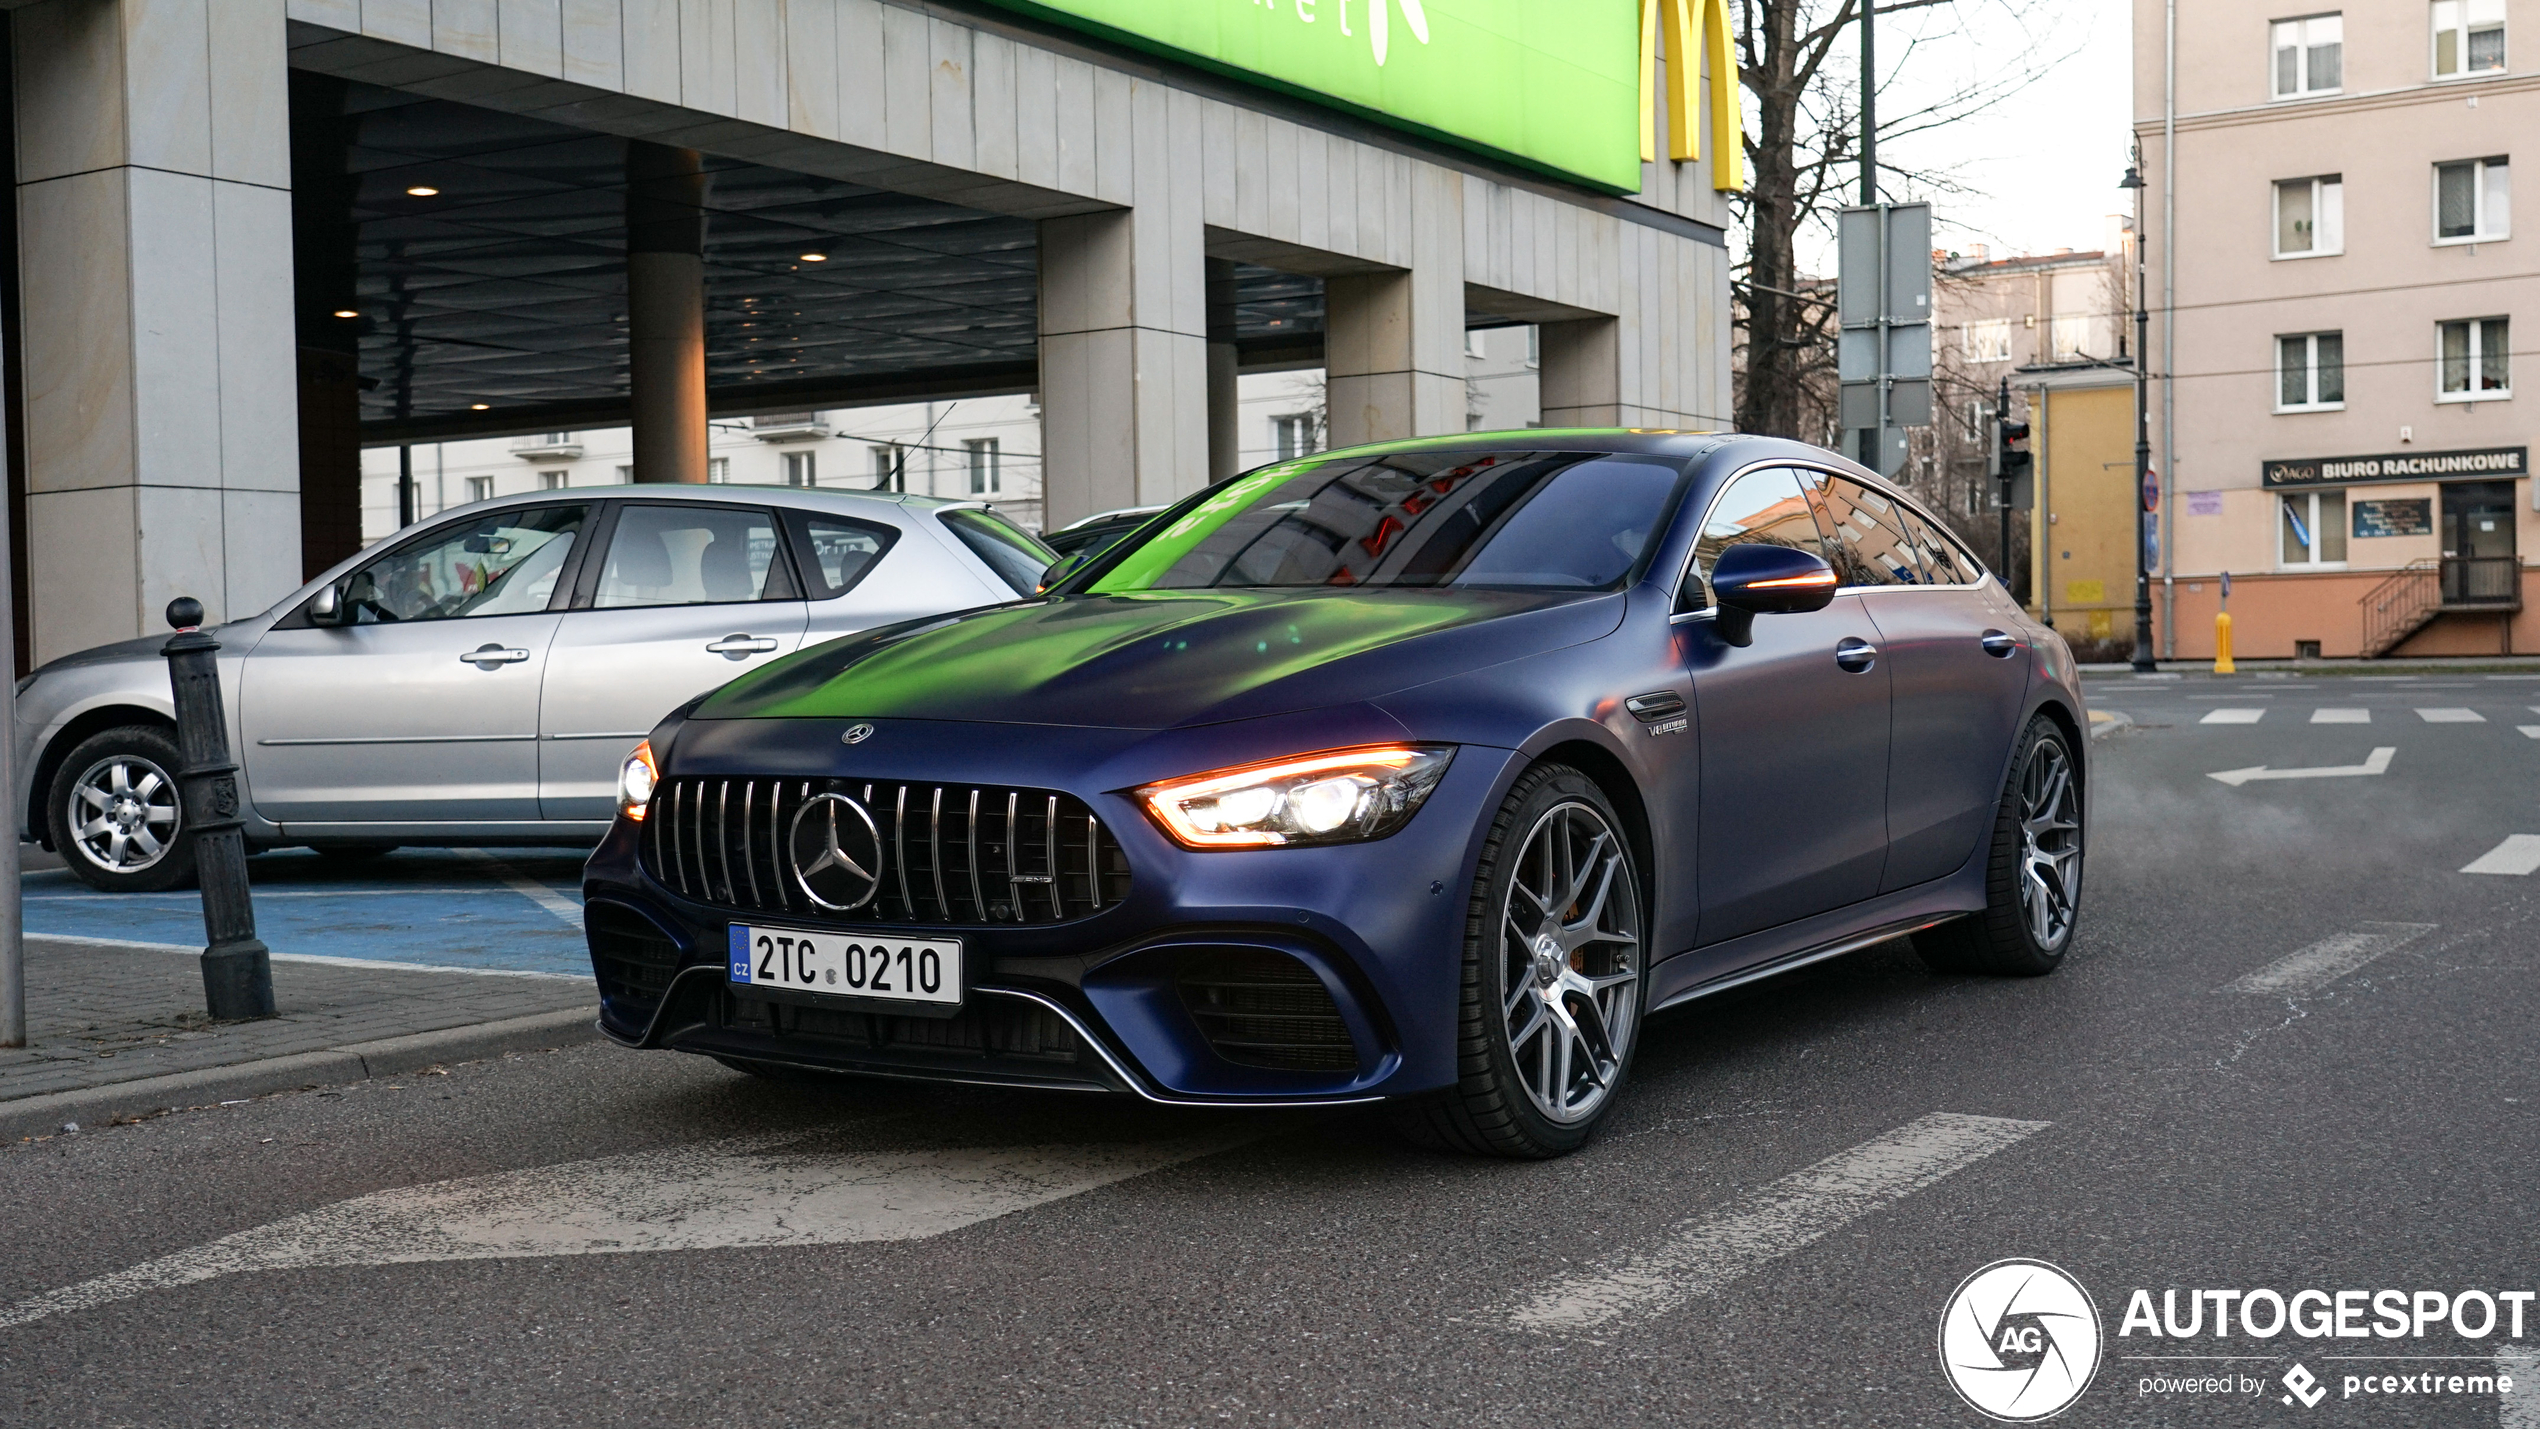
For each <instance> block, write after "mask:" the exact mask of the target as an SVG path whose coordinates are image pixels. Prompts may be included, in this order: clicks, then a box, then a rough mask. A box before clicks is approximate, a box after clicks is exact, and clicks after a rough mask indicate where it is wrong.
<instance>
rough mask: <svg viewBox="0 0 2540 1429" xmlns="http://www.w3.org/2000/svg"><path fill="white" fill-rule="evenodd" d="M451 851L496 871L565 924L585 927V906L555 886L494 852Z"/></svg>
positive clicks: (473, 850)
mask: <svg viewBox="0 0 2540 1429" xmlns="http://www.w3.org/2000/svg"><path fill="white" fill-rule="evenodd" d="M450 852H452V853H454V854H457V855H459V856H460V857H462V858H470V859H476V860H478V861H480V862H482V863H484V864H485V865H486V866H487V867H488V868H491V869H493V870H494V876H495V877H496V878H499V879H501V880H502V881H503V883H504V885H505V886H506V887H508V888H510V889H511V891H512V892H514V893H517V894H519V895H520V896H521V897H523V898H526V899H528V900H529V901H530V902H532V903H535V904H537V905H538V906H539V907H541V908H544V909H546V910H547V911H548V912H550V913H553V914H555V915H556V916H557V917H559V918H562V919H563V920H564V921H565V922H566V923H568V924H571V925H572V926H573V927H576V928H579V927H581V926H582V905H581V904H579V903H576V902H574V901H573V900H572V899H570V898H567V897H565V896H564V895H563V894H561V893H558V892H557V891H555V890H554V889H552V888H549V887H548V886H547V885H545V884H543V883H540V882H539V881H538V880H537V879H534V878H532V877H530V876H529V875H528V874H525V873H523V872H521V871H520V870H519V869H516V868H514V867H512V866H511V865H510V864H508V863H505V862H503V861H502V860H501V859H499V858H496V857H494V856H493V855H492V854H490V853H487V852H486V851H485V850H483V849H481V848H454V849H452V850H450Z"/></svg>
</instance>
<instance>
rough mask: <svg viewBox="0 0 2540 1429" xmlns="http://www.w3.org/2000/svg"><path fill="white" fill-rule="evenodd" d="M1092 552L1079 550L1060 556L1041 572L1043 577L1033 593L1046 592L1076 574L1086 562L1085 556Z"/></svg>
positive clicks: (1036, 583)
mask: <svg viewBox="0 0 2540 1429" xmlns="http://www.w3.org/2000/svg"><path fill="white" fill-rule="evenodd" d="M1091 554H1092V552H1090V551H1078V552H1077V553H1076V554H1074V555H1072V556H1061V557H1059V558H1058V559H1057V560H1056V561H1055V562H1053V563H1051V565H1050V568H1049V569H1048V570H1046V571H1043V572H1041V578H1040V580H1039V581H1037V582H1035V589H1034V591H1033V593H1034V594H1035V595H1040V594H1045V593H1047V592H1048V590H1049V588H1050V587H1051V586H1054V585H1056V584H1058V583H1059V582H1060V581H1063V580H1065V579H1067V578H1068V577H1069V576H1072V575H1074V574H1076V571H1077V569H1078V568H1079V567H1081V566H1083V565H1084V564H1085V558H1086V557H1087V556H1089V555H1091Z"/></svg>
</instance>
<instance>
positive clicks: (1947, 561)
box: [1898, 508, 1984, 585]
mask: <svg viewBox="0 0 2540 1429" xmlns="http://www.w3.org/2000/svg"><path fill="white" fill-rule="evenodd" d="M1898 514H1900V515H1902V516H1903V517H1904V518H1905V524H1906V525H1907V527H1908V528H1909V529H1911V530H1912V531H1913V533H1914V537H1915V544H1916V545H1917V546H1919V547H1920V548H1921V550H1922V555H1923V570H1924V572H1925V573H1926V574H1928V575H1929V576H1930V577H1931V579H1932V583H1933V584H1935V585H1974V584H1975V583H1976V582H1978V581H1981V580H1983V579H1984V566H1983V564H1982V563H1981V562H1979V561H1977V560H1976V558H1975V557H1974V556H1972V555H1969V554H1968V553H1967V548H1966V547H1964V546H1961V545H1959V544H1958V541H1957V538H1955V537H1953V536H1951V535H1950V534H1949V533H1948V531H1947V530H1945V529H1943V528H1942V526H1941V525H1940V523H1939V522H1937V521H1934V520H1932V519H1930V518H1929V517H1926V516H1924V515H1923V514H1922V513H1921V512H1919V511H1914V510H1910V509H1904V508H1900V509H1899V513H1898Z"/></svg>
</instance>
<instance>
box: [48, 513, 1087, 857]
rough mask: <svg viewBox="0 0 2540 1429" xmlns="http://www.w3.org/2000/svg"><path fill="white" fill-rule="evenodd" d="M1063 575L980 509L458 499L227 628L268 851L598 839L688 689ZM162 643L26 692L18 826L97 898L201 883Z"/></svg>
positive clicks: (225, 644) (229, 703)
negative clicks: (626, 774) (633, 757)
mask: <svg viewBox="0 0 2540 1429" xmlns="http://www.w3.org/2000/svg"><path fill="white" fill-rule="evenodd" d="M594 553H598V554H596V555H595V554H594ZM1052 559H1054V557H1053V556H1052V555H1051V553H1050V552H1049V550H1048V549H1047V548H1046V547H1044V546H1042V545H1041V544H1040V542H1038V541H1037V540H1035V539H1034V538H1033V537H1031V536H1030V535H1028V534H1026V533H1025V532H1024V531H1023V530H1021V529H1020V528H1019V527H1016V526H1014V525H1013V524H1011V523H1010V522H1008V521H1007V520H1006V519H1005V518H1004V517H1002V516H1000V515H998V514H997V513H996V512H994V511H992V510H990V509H988V508H986V507H984V506H982V505H980V504H978V503H975V502H967V503H965V502H951V501H937V500H932V499H929V498H926V497H921V496H897V495H890V494H885V493H879V492H870V493H868V492H840V491H822V490H802V489H793V488H787V487H746V486H705V487H690V486H679V487H666V486H621V487H601V488H588V489H581V490H575V491H571V492H569V493H566V492H555V491H546V492H539V493H536V494H534V495H527V496H518V497H507V498H503V499H501V500H496V501H483V502H478V503H476V504H474V505H471V506H464V507H459V508H457V509H454V510H452V511H450V512H447V513H445V514H444V515H442V516H440V517H437V518H435V519H433V520H431V521H429V522H424V523H419V524H418V525H416V526H414V527H411V528H409V529H407V530H405V531H401V532H399V533H398V534H397V535H395V536H393V537H391V538H389V539H388V540H386V541H383V542H381V543H379V544H378V545H376V546H373V547H372V548H370V549H369V550H366V551H364V552H362V553H361V554H360V555H359V556H356V557H354V558H353V559H351V560H349V561H346V562H344V563H343V564H341V565H339V566H337V567H335V568H334V569H333V570H330V571H328V572H327V573H326V574H324V575H323V576H320V577H319V578H318V579H316V580H314V581H312V582H310V583H309V584H308V585H306V586H303V587H301V588H300V589H299V590H298V591H296V592H294V593H293V594H292V595H291V597H290V598H289V599H287V600H285V601H283V602H282V603H281V604H279V605H277V606H275V607H274V608H273V609H271V610H268V611H266V612H265V613H264V614H262V615H257V616H252V617H248V618H246V619H241V620H234V621H231V622H230V623H229V624H227V625H224V626H222V627H220V641H221V654H220V664H221V675H222V682H221V683H222V687H223V693H224V696H225V700H226V707H227V709H228V711H229V719H230V741H231V745H232V747H233V749H234V750H235V751H236V752H237V758H238V762H239V764H240V765H241V769H242V778H241V783H242V786H243V788H242V792H243V793H244V794H245V796H246V808H245V810H244V812H245V815H246V819H247V839H248V842H249V845H250V846H251V847H273V846H276V845H285V844H301V845H308V846H311V847H315V848H319V849H322V850H329V851H334V852H340V853H344V854H366V853H375V852H379V851H383V850H385V849H388V848H391V847H394V846H395V845H398V844H401V843H416V842H431V843H435V844H462V845H464V844H475V845H494V844H525V843H550V844H551V843H572V842H584V841H591V842H596V841H597V840H598V838H599V836H600V835H601V834H602V833H603V832H605V831H606V830H607V828H608V824H609V819H610V817H611V815H612V814H613V813H614V812H615V811H616V798H615V793H616V788H617V773H618V766H619V764H620V763H621V762H622V761H623V760H624V759H625V758H626V753H627V750H628V749H629V748H630V747H631V746H633V745H634V743H635V742H636V741H638V740H640V739H642V738H643V737H644V735H645V734H646V733H647V732H648V731H649V730H650V729H651V728H652V726H653V724H654V723H655V722H656V721H657V720H659V719H660V718H661V716H662V715H664V714H666V713H668V712H669V711H670V710H672V709H674V708H676V707H677V706H678V705H679V704H680V703H682V702H683V701H685V700H687V699H688V698H689V697H691V696H693V695H697V694H700V693H702V692H704V691H706V690H709V689H712V688H713V687H715V686H717V685H720V684H722V683H724V682H725V681H727V680H729V679H731V678H732V677H734V676H735V675H738V674H740V673H741V672H742V671H743V670H747V669H750V668H753V667H754V666H756V665H759V664H763V663H765V662H766V661H768V660H769V659H772V658H774V657H776V656H778V655H781V654H784V653H786V652H788V651H791V650H794V649H796V648H798V647H799V646H802V645H804V644H806V643H810V642H816V641H821V640H826V639H828V638H830V637H832V636H836V635H843V634H847V633H849V632H852V631H856V630H861V629H864V628H865V627H867V626H872V625H880V624H884V623H886V622H889V621H894V620H904V619H909V618H912V617H916V616H922V615H929V614H933V613H935V612H938V611H951V610H963V609H969V608H971V607H975V606H981V605H992V604H997V603H1000V602H1003V601H1008V600H1013V599H1015V598H1017V597H1018V596H1026V595H1030V594H1031V593H1032V592H1033V589H1034V586H1035V584H1036V583H1037V582H1038V580H1039V579H1040V577H1041V574H1042V572H1043V571H1044V570H1045V569H1046V568H1047V566H1048V564H1049V562H1050V561H1051V560H1052ZM165 643H166V637H165V636H163V635H152V636H145V637H143V638H142V639H139V640H127V641H123V642H121V643H119V644H114V645H106V646H101V647H99V648H97V649H95V650H88V651H83V652H81V653H79V654H77V655H70V656H66V657H64V658H62V659H59V660H55V661H53V662H52V663H50V664H48V665H45V666H44V667H43V668H41V669H39V670H37V671H36V672H35V673H34V674H33V675H30V676H28V677H27V679H26V680H25V681H24V682H23V683H22V684H21V686H20V688H19V691H18V709H17V716H18V726H17V729H16V730H15V735H16V739H17V745H16V752H17V760H18V762H17V765H16V767H17V768H18V769H20V770H24V771H26V772H27V778H26V782H25V784H24V785H23V786H22V787H23V789H24V791H25V794H26V803H25V805H24V807H23V808H22V809H21V811H20V816H21V818H22V820H23V824H22V828H23V829H24V832H25V834H26V836H28V837H31V838H34V839H37V840H39V841H41V842H42V843H43V844H44V845H45V846H46V847H48V848H52V849H55V850H58V851H59V852H61V853H62V855H63V857H64V858H65V860H66V861H67V862H68V863H69V865H70V867H71V869H72V871H74V872H76V873H77V874H78V875H79V876H80V877H81V878H83V879H85V880H87V881H88V882H89V883H91V884H93V885H95V886H96V887H99V888H103V889H109V890H136V891H137V890H148V889H157V888H167V887H171V886H174V885H176V884H179V883H182V882H184V881H186V880H187V879H188V878H189V877H190V876H191V875H192V873H193V863H192V850H191V847H190V845H188V844H187V843H185V842H183V841H180V840H178V839H177V837H176V834H177V832H178V830H179V829H180V828H181V827H182V826H183V822H184V811H183V810H182V809H181V808H180V807H179V805H178V801H177V794H176V782H175V779H174V777H173V776H174V774H175V772H176V769H177V766H178V762H179V761H178V757H177V752H176V744H175V739H174V735H175V726H174V721H173V718H172V707H171V703H170V700H169V695H168V675H167V667H166V664H165V662H164V661H163V660H162V659H161V658H160V656H159V648H160V646H162V645H163V644H165Z"/></svg>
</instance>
